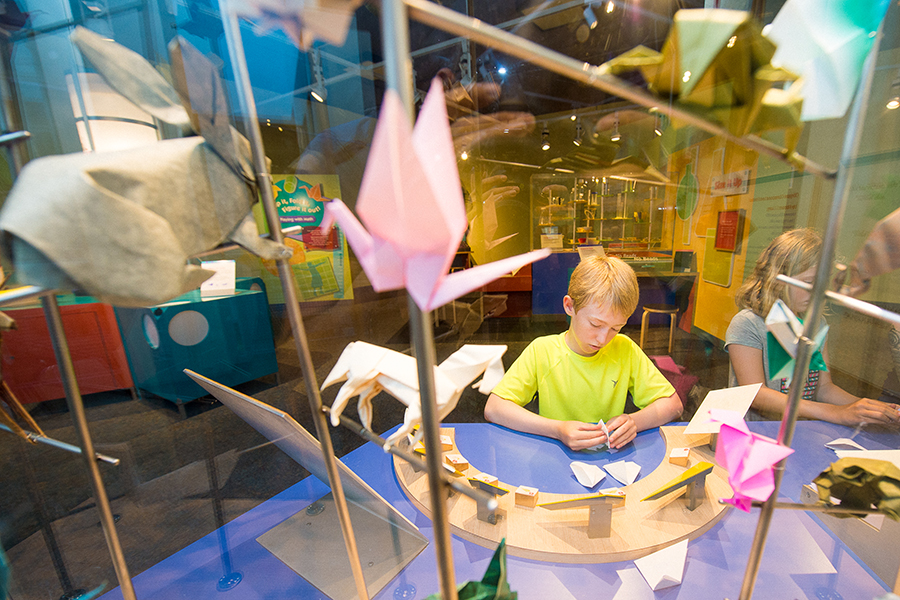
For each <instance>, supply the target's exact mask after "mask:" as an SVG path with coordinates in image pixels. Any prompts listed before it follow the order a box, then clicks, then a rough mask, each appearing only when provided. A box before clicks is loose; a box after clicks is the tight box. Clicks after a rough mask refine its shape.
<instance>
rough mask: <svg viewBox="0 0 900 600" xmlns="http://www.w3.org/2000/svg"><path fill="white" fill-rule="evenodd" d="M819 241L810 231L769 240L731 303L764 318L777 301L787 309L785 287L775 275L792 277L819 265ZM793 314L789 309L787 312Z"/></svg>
mask: <svg viewBox="0 0 900 600" xmlns="http://www.w3.org/2000/svg"><path fill="white" fill-rule="evenodd" d="M821 255H822V237H821V236H820V235H819V234H818V233H816V232H815V231H814V230H812V229H792V230H791V231H786V232H784V233H782V234H781V235H779V236H778V237H777V238H775V239H774V240H772V241H771V242H770V243H769V245H768V246H766V249H765V250H763V251H762V253H761V254H760V255H759V258H758V259H756V266H755V267H754V268H753V274H752V275H751V276H750V277H749V278H747V281H745V282H744V284H743V285H742V286H741V288H740V289H739V290H738V293H737V297H736V298H735V302H737V305H738V306H739V307H740V308H749V309H750V310H752V311H753V312H754V313H756V314H757V315H759V316H760V317H763V318H765V316H766V315H768V314H769V311H770V310H771V309H772V305H773V304H775V300H778V299H781V300H782V301H783V302H784V303H785V304H787V305H788V306H789V307H790V302H789V301H788V289H787V287H788V286H787V284H784V283H781V282H780V281H778V280H776V279H775V278H776V277H778V275H787V276H788V277H795V276H796V275H799V274H800V273H802V272H804V271H806V270H807V269H809V268H810V267H813V266H815V265H817V264H818V263H819V258H820V256H821ZM791 310H793V308H791Z"/></svg>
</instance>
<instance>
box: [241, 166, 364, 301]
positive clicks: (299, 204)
mask: <svg viewBox="0 0 900 600" xmlns="http://www.w3.org/2000/svg"><path fill="white" fill-rule="evenodd" d="M272 195H273V196H274V197H275V206H276V208H277V209H278V218H279V220H280V221H281V230H282V233H283V234H284V243H285V245H286V246H288V247H289V248H291V249H293V251H294V255H293V256H292V257H291V259H290V261H289V262H290V264H291V270H292V271H293V272H294V277H295V279H296V280H297V287H298V289H299V291H300V300H302V301H320V300H350V299H352V298H353V286H352V283H351V278H350V268H349V264H348V260H347V258H348V253H347V252H348V247H347V239H346V237H345V236H344V234H343V232H342V231H341V230H340V227H339V226H338V225H335V226H334V227H333V228H332V229H331V231H329V232H328V233H327V234H326V233H324V232H323V231H322V230H321V229H319V225H320V224H321V222H322V214H323V211H324V208H325V202H328V201H329V200H330V199H331V198H334V197H337V196H339V195H340V184H339V182H338V177H337V175H273V176H272ZM257 206H258V205H257ZM256 217H257V223H259V225H260V230H262V231H268V227H267V226H266V223H265V219H264V218H263V215H262V211H261V210H258V211H257V213H256ZM263 265H264V266H265V268H266V271H268V274H271V275H272V277H273V278H277V276H278V268H277V265H276V264H275V261H267V260H264V261H263ZM265 275H266V274H265V273H264V274H263V277H264V279H266V287H267V290H268V292H269V301H270V302H275V303H277V302H279V300H280V302H283V301H284V298H283V297H282V294H281V285H280V284H279V282H278V281H277V279H269V278H267V277H265ZM273 296H275V297H274V298H273Z"/></svg>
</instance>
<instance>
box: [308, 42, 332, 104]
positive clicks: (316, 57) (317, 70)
mask: <svg viewBox="0 0 900 600" xmlns="http://www.w3.org/2000/svg"><path fill="white" fill-rule="evenodd" d="M309 57H310V59H311V60H312V72H313V78H314V79H315V80H316V81H315V83H314V84H313V86H312V88H311V89H310V90H309V95H310V96H312V97H313V98H314V99H315V100H317V101H318V102H323V103H324V102H325V101H326V100H327V99H328V90H327V89H326V88H325V76H324V75H323V74H322V57H321V55H320V54H319V50H318V49H316V48H314V49H312V50H311V51H310V53H309Z"/></svg>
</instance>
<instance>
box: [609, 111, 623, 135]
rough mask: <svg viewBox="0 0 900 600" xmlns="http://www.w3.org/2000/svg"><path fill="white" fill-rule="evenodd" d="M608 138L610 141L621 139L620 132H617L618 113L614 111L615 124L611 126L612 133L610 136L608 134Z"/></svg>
mask: <svg viewBox="0 0 900 600" xmlns="http://www.w3.org/2000/svg"><path fill="white" fill-rule="evenodd" d="M609 139H610V141H612V142H618V141H619V140H621V139H622V134H620V133H619V113H616V121H615V125H614V126H613V133H612V135H611V136H609Z"/></svg>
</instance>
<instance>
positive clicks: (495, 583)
mask: <svg viewBox="0 0 900 600" xmlns="http://www.w3.org/2000/svg"><path fill="white" fill-rule="evenodd" d="M457 593H458V595H459V600H516V599H517V598H518V597H519V595H518V593H517V592H512V591H510V589H509V582H507V581H506V538H503V539H502V540H500V545H499V546H497V550H496V551H495V552H494V556H493V558H491V562H490V564H489V565H488V568H487V571H485V573H484V577H482V578H481V581H469V582H467V583H465V584H464V585H462V586H461V587H460V588H459V589H458V592H457ZM425 600H441V595H440V594H432V595H431V596H428V598H426V599H425Z"/></svg>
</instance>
